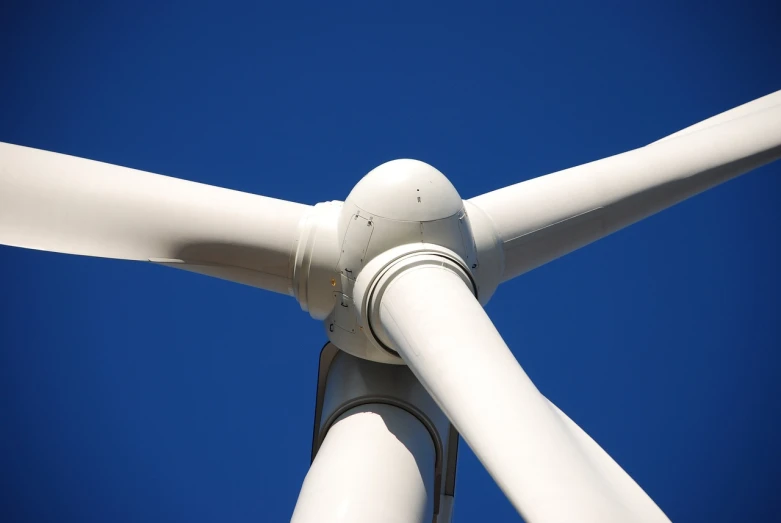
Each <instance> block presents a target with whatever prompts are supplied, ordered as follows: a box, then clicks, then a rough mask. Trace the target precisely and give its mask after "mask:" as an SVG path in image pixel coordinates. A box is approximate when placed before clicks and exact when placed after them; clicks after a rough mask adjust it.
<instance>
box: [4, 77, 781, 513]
mask: <svg viewBox="0 0 781 523" xmlns="http://www.w3.org/2000/svg"><path fill="white" fill-rule="evenodd" d="M779 157H781V91H777V92H775V93H773V94H770V95H767V96H765V97H763V98H760V99H757V100H754V101H752V102H749V103H747V104H744V105H742V106H739V107H737V108H735V109H732V110H730V111H727V112H724V113H721V114H719V115H717V116H714V117H712V118H710V119H708V120H705V121H703V122H700V123H698V124H696V125H693V126H691V127H688V128H686V129H683V130H682V131H679V132H677V133H675V134H672V135H670V136H667V137H665V138H663V139H661V140H659V141H657V142H654V143H652V144H650V145H647V146H645V147H641V148H639V149H635V150H632V151H629V152H626V153H623V154H619V155H616V156H612V157H609V158H605V159H602V160H598V161H595V162H592V163H588V164H584V165H580V166H577V167H574V168H571V169H566V170H564V171H560V172H556V173H553V174H549V175H547V176H542V177H539V178H536V179H533V180H529V181H526V182H522V183H519V184H516V185H512V186H509V187H505V188H503V189H499V190H496V191H493V192H490V193H487V194H483V195H481V196H478V197H476V198H472V199H468V200H462V198H461V197H460V195H459V194H458V192H457V191H456V189H455V187H453V185H452V184H451V183H450V182H449V181H448V180H447V178H446V177H445V176H444V175H443V174H442V173H440V172H439V171H438V170H436V169H435V168H434V167H432V166H430V165H427V164H425V163H423V162H419V161H415V160H396V161H392V162H388V163H385V164H383V165H381V166H379V167H377V168H376V169H374V170H373V171H371V172H370V173H368V174H367V175H366V176H365V177H364V178H363V179H361V181H360V182H359V183H358V184H357V185H356V186H355V187H354V188H353V190H352V191H351V193H350V194H349V195H348V197H347V198H346V199H345V201H344V202H325V203H321V204H318V205H315V206H307V205H302V204H298V203H293V202H287V201H281V200H276V199H272V198H266V197H263V196H257V195H251V194H246V193H241V192H236V191H231V190H227V189H222V188H217V187H212V186H207V185H202V184H198V183H194V182H189V181H184V180H179V179H174V178H169V177H165V176H160V175H155V174H150V173H145V172H141V171H136V170H133V169H128V168H124V167H118V166H113V165H109V164H105V163H99V162H94V161H90V160H85V159H80V158H75V157H71V156H65V155H61V154H56V153H51V152H45V151H41V150H36V149H30V148H26V147H22V146H18V145H10V144H0V243H3V244H6V245H11V246H16V247H23V248H30V249H39V250H47V251H55V252H61V253H68V254H79V255H88V256H98V257H106V258H120V259H129V260H138V261H145V262H152V263H156V264H161V265H166V266H170V267H175V268H180V269H184V270H189V271H194V272H199V273H203V274H206V275H210V276H215V277H218V278H223V279H226V280H230V281H234V282H239V283H244V284H247V285H251V286H254V287H258V288H261V289H265V290H270V291H274V292H278V293H284V294H289V295H291V296H293V297H295V298H296V299H297V300H298V302H299V304H300V305H301V307H302V309H304V310H305V311H308V312H309V314H310V315H311V316H312V317H313V318H315V319H317V320H322V321H323V324H324V327H325V332H326V335H327V337H328V339H329V343H328V344H327V345H326V347H325V349H324V350H323V352H322V354H321V364H320V381H319V384H318V398H317V405H316V419H315V427H314V438H313V463H312V467H311V469H310V472H309V474H308V475H307V477H306V480H305V482H304V485H303V487H302V490H301V494H300V496H299V500H298V504H297V506H296V509H295V512H294V514H293V520H294V521H296V522H311V521H340V522H357V521H379V522H383V521H413V522H414V521H418V522H423V521H437V522H438V523H442V522H446V521H449V520H450V517H451V513H452V505H453V495H454V492H453V486H454V474H455V455H456V451H457V441H458V438H457V434H458V433H460V434H461V436H463V438H464V440H465V441H466V443H467V444H468V445H469V446H470V447H471V448H472V450H473V451H474V452H475V454H476V456H477V457H478V458H479V459H480V461H481V462H482V463H483V465H484V466H485V467H486V469H487V470H488V472H489V473H490V474H491V476H492V477H493V478H494V480H495V481H496V482H497V484H498V485H499V487H500V488H501V489H502V491H503V492H504V493H505V494H506V495H507V497H508V498H509V500H510V501H511V503H512V504H513V505H514V506H515V508H516V509H517V510H518V512H519V513H520V514H521V515H522V516H523V517H524V519H525V520H526V521H531V522H549V521H550V522H554V521H556V522H557V521H587V522H597V521H599V522H606V521H616V522H623V521H667V518H666V516H665V515H664V513H663V512H662V511H661V510H660V509H659V508H658V507H657V506H656V504H655V503H654V502H653V501H652V500H651V499H650V498H649V497H648V496H647V495H646V494H645V492H644V491H643V490H642V489H641V488H640V487H639V486H638V485H637V484H636V483H635V482H634V481H633V480H632V479H631V478H630V477H629V476H628V475H627V474H626V473H625V472H624V471H623V470H622V469H621V467H620V466H619V465H618V464H616V463H615V462H614V461H613V460H612V458H610V456H608V455H607V453H605V452H604V451H603V450H602V449H601V448H600V447H599V445H598V444H597V443H595V442H594V441H593V440H592V439H591V438H590V437H589V436H588V435H587V434H586V433H585V432H583V431H582V430H581V429H580V428H579V427H578V426H577V425H576V424H575V423H574V422H572V421H571V420H570V419H569V418H568V417H567V416H566V415H565V414H564V413H562V412H561V411H560V410H559V409H558V408H557V407H555V406H554V405H553V404H552V403H551V402H549V401H548V400H547V399H546V398H545V397H544V396H543V395H542V394H541V393H540V392H539V391H538V390H537V388H536V387H535V386H534V384H533V383H532V382H531V381H530V380H529V378H528V377H527V376H526V374H525V372H524V371H523V369H522V368H521V366H520V365H519V363H518V362H517V361H516V359H515V358H514V356H513V355H512V353H511V352H510V350H509V348H508V347H507V345H506V344H505V342H504V341H503V339H502V337H501V335H500V334H499V333H498V332H497V330H496V329H495V328H494V326H493V324H492V323H491V320H490V318H489V317H488V316H487V315H486V313H485V312H484V310H483V308H482V306H483V305H485V304H486V303H487V302H488V300H489V299H490V297H491V295H492V294H493V293H494V291H495V290H496V288H497V287H498V286H499V285H500V284H501V283H502V282H503V281H507V280H509V279H512V278H515V277H517V276H519V275H521V274H523V273H525V272H527V271H529V270H531V269H533V268H535V267H538V266H540V265H543V264H545V263H547V262H549V261H551V260H553V259H555V258H557V257H559V256H562V255H564V254H566V253H568V252H571V251H573V250H575V249H577V248H579V247H582V246H584V245H586V244H588V243H590V242H593V241H595V240H597V239H599V238H602V237H604V236H606V235H608V234H610V233H612V232H614V231H617V230H619V229H621V228H623V227H625V226H627V225H629V224H631V223H634V222H636V221H638V220H640V219H642V218H645V217H647V216H649V215H651V214H654V213H656V212H658V211H660V210H663V209H665V208H667V207H669V206H671V205H673V204H675V203H678V202H680V201H682V200H684V199H686V198H688V197H690V196H693V195H695V194H697V193H699V192H702V191H704V190H705V189H708V188H710V187H713V186H715V185H717V184H719V183H722V182H724V181H726V180H728V179H731V178H733V177H736V176H738V175H740V174H743V173H745V172H747V171H750V170H752V169H754V168H756V167H759V166H761V165H764V164H766V163H769V162H771V161H774V160H776V159H778V158H779ZM456 431H458V433H456Z"/></svg>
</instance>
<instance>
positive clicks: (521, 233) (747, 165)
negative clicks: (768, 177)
mask: <svg viewBox="0 0 781 523" xmlns="http://www.w3.org/2000/svg"><path fill="white" fill-rule="evenodd" d="M778 158H781V91H779V92H776V93H773V94H771V95H768V96H766V97H763V98H760V99H758V100H754V101H753V102H749V103H748V104H745V105H742V106H740V107H737V108H735V109H732V110H730V111H727V112H725V113H722V114H720V115H718V116H715V117H713V118H710V119H708V120H705V121H703V122H700V123H699V124H695V125H693V126H691V127H688V128H686V129H684V130H682V131H680V132H679V133H676V134H674V135H671V136H668V137H667V138H664V139H662V140H660V141H658V142H655V143H652V144H650V145H647V146H645V147H641V148H639V149H635V150H633V151H629V152H626V153H623V154H619V155H616V156H611V157H609V158H605V159H602V160H598V161H595V162H591V163H588V164H584V165H580V166H578V167H573V168H571V169H566V170H564V171H559V172H556V173H553V174H548V175H546V176H541V177H539V178H534V179H531V180H528V181H525V182H521V183H518V184H515V185H511V186H509V187H505V188H503V189H499V190H496V191H493V192H490V193H486V194H483V195H481V196H478V197H476V198H472V199H471V200H469V201H470V202H471V203H473V204H474V205H476V206H477V207H479V208H480V209H482V210H483V211H484V212H485V213H486V214H487V215H488V216H489V217H490V218H491V220H492V222H493V224H494V226H495V229H496V233H497V235H498V236H499V238H500V239H501V241H502V245H503V250H504V255H505V269H504V274H503V276H502V279H503V280H505V281H506V280H508V279H510V278H514V277H515V276H518V275H520V274H523V273H524V272H527V271H529V270H531V269H534V268H535V267H539V266H540V265H543V264H545V263H547V262H549V261H551V260H554V259H556V258H558V257H560V256H563V255H564V254H567V253H569V252H572V251H573V250H575V249H578V248H580V247H582V246H584V245H587V244H589V243H591V242H593V241H595V240H598V239H600V238H603V237H605V236H607V235H608V234H611V233H613V232H615V231H617V230H619V229H622V228H624V227H626V226H627V225H630V224H632V223H635V222H636V221H639V220H641V219H643V218H645V217H647V216H650V215H652V214H654V213H657V212H659V211H661V210H663V209H666V208H667V207H670V206H672V205H674V204H676V203H678V202H680V201H683V200H685V199H686V198H689V197H690V196H694V195H695V194H698V193H700V192H702V191H704V190H706V189H709V188H711V187H713V186H715V185H718V184H720V183H722V182H725V181H727V180H729V179H731V178H734V177H736V176H739V175H741V174H743V173H745V172H748V171H750V170H752V169H755V168H757V167H759V166H761V165H764V164H766V163H769V162H772V161H774V160H776V159H778Z"/></svg>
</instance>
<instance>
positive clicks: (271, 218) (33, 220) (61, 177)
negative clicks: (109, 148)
mask: <svg viewBox="0 0 781 523" xmlns="http://www.w3.org/2000/svg"><path fill="white" fill-rule="evenodd" d="M309 209H310V207H309V206H307V205H301V204H297V203H291V202H287V201H283V200H276V199H273V198H266V197H263V196H256V195H253V194H247V193H242V192H238V191H232V190H229V189H223V188H219V187H213V186H210V185H204V184H200V183H195V182H190V181H185V180H180V179H177V178H170V177H167V176H160V175H157V174H151V173H147V172H143V171H137V170H135V169H128V168H126V167H118V166H116V165H110V164H106V163H101V162H96V161H92V160H85V159H82V158H76V157H73V156H67V155H64V154H57V153H52V152H47V151H41V150H38V149H31V148H28V147H21V146H18V145H10V144H6V143H0V244H5V245H11V246H15V247H24V248H28V249H39V250H45V251H54V252H62V253H68V254H81V255H86V256H100V257H106V258H121V259H127V260H141V261H151V262H156V263H162V264H166V265H170V266H172V267H178V268H182V269H187V270H191V271H195V272H200V273H204V274H208V275H211V276H216V277H220V278H225V279H228V280H232V281H237V282H240V283H245V284H248V285H253V286H256V287H260V288H263V289H268V290H271V291H275V292H281V293H290V289H291V283H290V274H291V269H290V265H289V264H290V259H291V256H290V255H291V250H292V249H294V248H295V245H294V244H295V241H296V238H297V227H298V223H299V220H300V219H301V217H302V216H303V215H304V214H305V213H307V212H308V210H309Z"/></svg>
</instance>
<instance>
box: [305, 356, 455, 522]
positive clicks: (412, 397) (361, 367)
mask: <svg viewBox="0 0 781 523" xmlns="http://www.w3.org/2000/svg"><path fill="white" fill-rule="evenodd" d="M388 409H395V410H397V411H400V412H401V413H403V414H400V413H398V412H394V410H390V411H389V410H388ZM356 416H357V418H356ZM372 417H373V418H374V419H372ZM377 417H382V418H383V420H384V423H385V426H386V428H385V429H383V427H382V425H381V424H378V423H377V421H378V420H377ZM389 417H390V418H392V419H390V421H389ZM413 426H414V427H413ZM345 428H349V429H350V430H344V429H345ZM399 430H400V432H399ZM359 433H360V435H359ZM367 434H368V435H369V436H368V437H369V439H368V441H367V440H365V439H363V437H361V436H366V435H367ZM394 434H395V436H394ZM399 442H401V444H402V445H403V446H404V447H406V450H405V449H404V448H401V446H400V445H399ZM429 449H430V450H431V452H430V453H429ZM380 451H383V452H385V454H382V453H380V454H378V452H380ZM457 451H458V433H457V432H456V431H455V429H453V427H452V425H451V424H450V421H449V420H448V419H447V418H446V417H445V415H444V414H443V413H442V411H441V410H440V409H439V407H437V405H436V403H435V402H434V401H433V400H432V399H431V396H430V395H429V394H428V393H427V392H426V391H425V389H424V388H423V387H422V386H421V384H420V382H419V381H418V380H417V379H416V378H415V376H414V375H413V374H412V372H410V370H409V369H408V368H406V367H403V366H398V365H383V364H379V363H375V362H371V361H367V360H364V359H361V358H357V357H354V356H352V355H350V354H347V353H345V352H343V351H340V350H338V349H337V348H336V346H335V345H333V344H331V343H328V344H327V345H326V346H325V347H324V348H323V351H322V352H321V356H320V370H319V374H318V387H317V401H316V408H315V428H314V434H313V438H312V460H313V468H312V472H310V474H308V475H307V479H306V481H305V484H304V488H303V489H302V493H301V496H300V497H299V503H298V505H297V506H296V515H297V516H294V518H293V519H294V521H296V522H299V521H300V522H307V523H308V522H309V521H317V522H323V521H326V522H327V521H331V520H332V519H331V517H332V516H333V514H334V512H336V511H338V510H339V507H348V506H349V507H351V508H350V509H349V510H350V511H351V515H350V517H347V518H346V519H344V520H341V519H339V520H338V521H340V522H342V521H345V522H347V521H350V522H352V521H405V522H406V521H425V522H426V523H428V522H431V521H434V522H436V523H448V522H449V521H450V514H451V513H452V506H453V496H454V493H455V471H456V458H457ZM410 457H414V459H415V461H416V462H417V463H418V464H419V468H418V470H417V471H416V470H413V469H411V468H410V466H409V464H410V461H409V460H410ZM323 470H328V471H329V472H330V474H328V475H324V474H323V473H322V471H323ZM358 471H360V473H358ZM421 478H422V481H421ZM424 486H425V492H423V491H422V490H421V489H422V488H423V487H424ZM421 495H424V496H425V497H426V500H425V506H426V511H425V518H424V519H423V520H420V519H414V518H412V517H408V516H409V514H419V512H417V510H418V509H419V508H420V506H421ZM388 501H393V502H394V504H395V505H396V506H395V508H392V509H388V510H386V511H384V512H383V513H378V511H377V508H378V507H379V506H381V505H385V506H387V503H388ZM366 503H369V506H368V507H367V506H366V505H365V504H366ZM371 504H374V505H375V506H374V507H371ZM299 506H301V508H299ZM369 508H373V509H374V512H370V513H369V514H371V515H370V516H367V515H366V514H367V512H365V510H368V509H369ZM305 514H306V515H309V516H308V519H307V518H304V517H303V515H305ZM405 515H407V516H405ZM361 517H363V518H364V519H360V518H361ZM405 517H407V519H404V518H405Z"/></svg>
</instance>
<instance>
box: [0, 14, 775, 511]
mask: <svg viewBox="0 0 781 523" xmlns="http://www.w3.org/2000/svg"><path fill="white" fill-rule="evenodd" d="M14 4H16V5H14ZM21 4H23V3H22V2H12V3H11V4H7V3H6V4H4V6H3V8H2V9H3V10H2V12H0V78H2V79H1V80H0V141H6V142H12V143H17V144H23V145H28V146H32V147H38V148H42V149H49V150H53V151H57V152H62V153H67V154H72V155H76V156H82V157H87V158H92V159H96V160H102V161H106V162H111V163H116V164H119V165H125V166H130V167H135V168H139V169H144V170H149V171H153V172H158V173H162V174H168V175H172V176H177V177H181V178H186V179H189V180H196V181H200V182H205V183H210V184H214V185H221V186H224V187H230V188H233V189H239V190H243V191H248V192H253V193H260V194H264V195H268V196H273V197H277V198H284V199H290V200H296V201H301V202H305V203H310V204H313V203H316V202H318V201H325V200H343V199H344V198H345V197H346V196H347V194H348V192H349V191H350V188H351V187H352V186H353V185H354V184H355V183H356V182H357V181H358V179H359V178H360V177H361V176H362V175H363V174H365V173H366V172H368V171H369V170H370V169H372V168H373V167H374V166H376V165H378V164H380V163H382V162H385V161H387V160H390V159H393V158H399V157H411V158H418V159H421V160H424V161H426V162H429V163H431V164H433V165H434V166H436V167H438V168H439V169H440V170H441V171H443V172H444V173H445V174H446V175H447V176H448V177H449V178H450V179H451V180H452V181H453V183H454V184H455V186H456V187H457V188H458V190H459V191H460V193H461V195H462V196H463V197H464V198H467V197H471V196H474V195H477V194H480V193H483V192H486V191H488V190H492V189H495V188H499V187H502V186H505V185H508V184H511V183H515V182H518V181H521V180H524V179H527V178H531V177H535V176H539V175H543V174H546V173H548V172H552V171H555V170H559V169H561V168H565V167H570V166H573V165H577V164H580V163H584V162H587V161H590V160H594V159H598V158H601V157H604V156H607V155H611V154H614V153H619V152H622V151H624V150H627V149H631V148H634V147H637V146H641V145H644V144H646V143H648V142H651V141H653V140H655V139H658V138H660V137H662V136H664V135H666V134H669V133H671V132H673V131H676V130H678V129H679V128H682V127H685V126H687V125H690V124H692V123H694V122H696V121H698V120H701V119H703V118H706V117H708V116H711V115H713V114H715V113H718V112H720V111H722V110H725V109H729V108H731V107H733V106H735V105H738V104H740V103H743V102H746V101H749V100H751V99H753V98H756V97H759V96H761V95H764V94H767V93H769V92H772V91H775V90H777V89H781V67H779V64H781V31H778V21H779V19H781V16H779V14H781V13H779V11H781V9H779V7H778V5H777V4H776V5H775V6H773V4H774V3H773V2H762V3H759V2H738V1H734V2H730V3H728V4H725V3H722V2H642V3H638V2H615V3H613V4H612V5H609V6H608V5H607V4H605V5H604V7H595V6H594V3H593V2H583V3H577V2H574V3H571V2H554V3H551V4H555V7H539V6H530V5H526V6H523V7H521V6H520V3H519V2H517V3H516V2H514V3H510V2H508V3H507V4H506V5H505V6H502V7H495V6H484V7H481V8H479V9H475V8H474V7H467V6H461V5H457V4H456V3H454V2H450V3H442V4H439V5H436V6H434V5H427V6H424V5H420V4H418V3H414V4H408V5H407V4H400V3H396V2H393V3H391V2H386V3H385V4H387V6H386V7H384V8H366V7H355V6H353V7H343V8H338V9H337V8H336V7H333V6H331V4H329V7H328V8H327V9H325V8H323V7H322V4H323V3H322V2H318V3H315V4H314V5H309V6H308V5H303V4H298V3H297V4H296V5H295V6H294V7H290V8H289V10H287V11H285V12H282V11H278V7H272V5H273V4H276V3H273V4H272V3H270V2H269V3H267V5H265V6H257V5H237V4H232V3H230V2H219V3H215V4H213V5H210V6H207V5H200V4H196V3H193V2H187V3H182V4H180V5H179V6H178V7H161V6H155V5H153V4H151V3H149V4H142V3H137V2H123V3H110V4H111V5H108V4H109V3H106V2H97V3H95V4H94V5H92V6H91V7H79V8H76V7H66V6H62V5H59V3H52V5H50V6H42V5H40V4H38V5H35V6H33V5H32V4H30V5H25V6H23V5H21ZM630 4H631V6H630V7H628V5H630ZM635 4H637V5H635ZM639 4H643V7H639ZM679 4H686V6H685V7H681V6H680V5H679ZM74 5H75V4H74ZM780 174H781V164H776V165H773V166H770V167H765V168H762V169H760V170H758V171H756V172H753V173H751V174H749V175H747V176H744V177H742V178H740V179H738V180H735V181H732V182H729V183H727V184H726V185H724V186H721V187H718V188H716V189H714V190H712V191H710V192H709V193H707V194H705V195H701V196H698V197H696V198H694V199H692V200H690V201H687V202H685V203H684V204H681V205H679V206H677V207H675V208H673V209H671V210H668V211H666V212H664V213H663V214H660V215H657V216H655V217H652V218H650V219H648V220H646V221H644V222H643V223H641V224H638V225H634V226H632V227H630V228H628V229H626V230H624V231H621V232H619V233H617V234H615V235H613V236H612V237H610V238H608V239H605V240H602V241H600V242H598V243H596V244H594V245H591V246H589V247H587V248H585V249H582V250H581V251H578V252H577V253H574V254H571V255H569V256H567V257H565V258H563V259H560V260H558V261H556V262H553V263H551V264H549V265H548V266H545V267H543V268H541V269H537V270H535V271H533V272H531V273H529V274H527V275H525V276H523V277H521V278H519V279H517V280H515V281H513V282H512V283H509V284H506V285H504V286H503V287H502V288H500V290H499V291H498V293H497V294H496V296H495V297H494V298H493V300H492V301H491V303H490V304H489V305H488V307H487V308H488V311H489V313H490V315H491V317H492V318H493V320H494V322H495V323H496V325H497V327H498V328H499V330H500V331H501V333H502V334H503V336H504V337H505V340H506V341H507V343H508V344H509V345H510V347H511V348H512V349H513V351H514V353H515V355H516V356H517V357H518V359H519V360H520V361H521V363H522V365H523V366H524V367H525V368H526V370H527V371H528V373H529V374H530V376H531V377H532V379H534V380H535V381H536V383H537V385H538V386H539V388H540V389H541V390H542V391H543V392H544V393H545V394H546V395H547V396H549V397H550V398H551V399H552V400H553V401H554V402H555V403H557V404H558V405H559V406H560V407H561V408H562V409H563V410H564V411H565V412H567V413H568V414H569V415H570V416H571V417H572V418H573V419H574V420H575V421H576V422H577V423H578V424H580V425H581V426H582V427H583V428H584V429H585V430H586V431H588V432H589V433H590V434H591V435H592V436H593V437H594V438H595V439H596V440H597V441H598V442H599V443H600V444H601V445H602V446H603V447H604V448H605V449H606V450H607V451H608V452H609V453H610V454H611V455H612V456H614V458H615V459H616V460H617V461H618V462H619V463H620V464H621V465H622V466H623V467H624V468H625V469H626V470H627V471H628V472H629V473H630V474H631V475H632V476H633V477H634V478H636V480H637V481H638V482H639V483H640V485H641V486H643V487H644V488H645V489H646V491H647V492H648V493H649V494H650V495H651V496H652V497H653V498H654V499H655V500H656V501H657V502H658V504H659V505H660V506H661V507H662V509H663V510H665V511H666V513H667V514H668V515H669V516H670V517H671V518H672V519H673V520H675V521H696V522H700V521H702V522H706V521H707V522H716V521H723V522H731V521H739V520H743V521H761V520H764V519H768V518H769V517H770V516H769V514H771V512H770V510H771V509H775V507H777V504H778V502H777V499H776V496H777V494H778V486H779V483H778V470H780V469H781V450H779V445H778V442H779V441H781V428H779V426H778V423H777V418H778V415H779V413H781V355H780V354H779V352H780V351H779V349H781V327H780V326H779V324H780V322H779V317H781V298H779V296H781V277H780V276H779V267H781V233H779V230H780V229H779V225H780V224H781V207H780V206H779V201H780V200H781V177H780V176H779V175H780ZM96 219H99V218H97V217H96ZM0 266H1V269H2V271H0V303H2V314H0V520H2V521H4V522H33V521H35V522H48V521H74V522H81V523H88V522H96V523H98V522H100V523H103V522H106V521H111V522H116V523H120V522H125V521H127V522H138V521H166V522H176V521H180V522H187V523H196V522H224V521H232V522H250V521H269V522H276V521H286V520H287V519H289V517H290V514H291V512H292V510H293V506H294V504H295V500H296V497H297V494H298V488H299V486H300V484H301V482H302V480H303V478H304V475H305V473H306V470H307V467H308V465H309V452H310V445H311V434H312V420H313V410H314V395H315V380H316V370H317V357H318V353H319V350H320V347H321V346H322V344H323V342H324V340H325V336H324V333H323V330H322V326H321V324H320V323H318V322H316V321H314V320H311V319H310V318H309V317H308V315H307V314H306V313H304V312H302V311H300V310H299V307H298V305H297V303H296V302H295V301H294V300H293V299H291V298H289V297H285V296H281V295H272V294H269V293H263V292H261V291H258V290H256V289H252V288H248V287H242V286H239V285H236V284H230V283H226V282H223V281H220V280H215V279H209V278H206V277H203V276H199V275H195V274H190V273H185V272H180V271H175V270H171V269H167V268H163V267H157V266H151V265H145V264H139V263H131V262H122V261H107V260H100V259H90V258H79V257H67V256H62V255H57V254H49V253H41V252H32V251H23V250H18V249H13V248H8V247H0ZM530 429H533V427H530ZM773 512H775V510H773ZM517 520H518V516H517V515H516V514H515V512H514V511H513V509H512V507H511V506H510V504H509V503H508V502H507V501H506V500H505V498H504V497H503V496H502V494H501V493H500V491H499V490H498V488H497V487H496V486H495V485H494V483H493V481H492V480H491V479H490V477H489V476H488V475H487V474H486V473H485V471H484V470H483V469H482V468H481V467H480V465H479V463H478V462H477V461H476V459H475V457H474V456H473V455H472V454H471V452H470V451H469V450H468V448H467V447H466V446H465V445H464V446H462V447H461V454H460V459H459V469H458V482H457V489H456V517H455V521H456V522H458V523H464V522H477V521H480V522H482V521H517Z"/></svg>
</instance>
